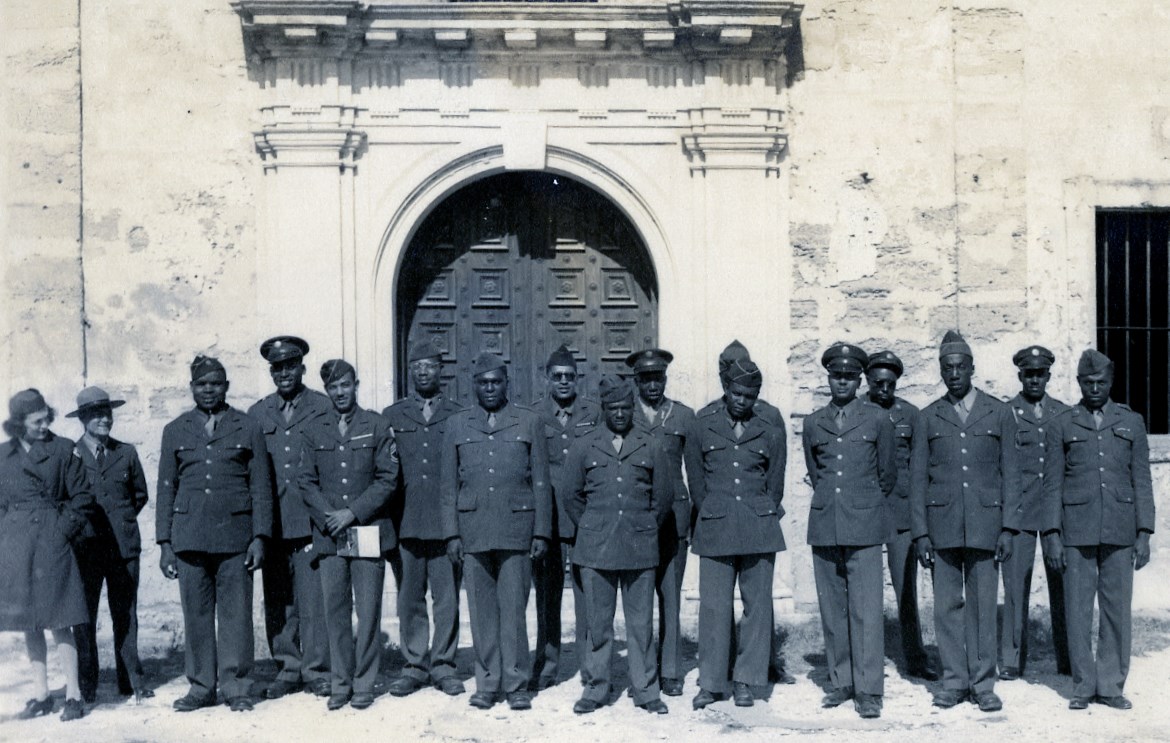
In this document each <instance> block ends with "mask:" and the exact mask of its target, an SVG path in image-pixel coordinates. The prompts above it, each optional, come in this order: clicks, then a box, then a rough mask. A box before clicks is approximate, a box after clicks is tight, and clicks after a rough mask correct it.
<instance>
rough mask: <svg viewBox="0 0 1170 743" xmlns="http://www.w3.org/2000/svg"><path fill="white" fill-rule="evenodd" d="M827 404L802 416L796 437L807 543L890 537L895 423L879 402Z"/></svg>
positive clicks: (855, 542) (849, 542) (875, 541)
mask: <svg viewBox="0 0 1170 743" xmlns="http://www.w3.org/2000/svg"><path fill="white" fill-rule="evenodd" d="M845 412H846V417H845V424H844V427H843V428H842V429H841V430H837V423H836V421H835V420H834V419H833V417H834V415H835V414H836V409H835V407H834V406H833V405H826V406H825V407H823V408H821V409H820V410H817V411H816V412H814V413H813V414H812V415H810V416H808V417H807V418H805V419H804V431H803V432H802V433H801V438H802V441H803V444H804V461H805V465H806V466H807V467H808V478H809V482H810V483H812V486H813V497H812V505H811V509H810V510H809V514H808V543H809V545H811V546H814V547H825V546H836V545H848V546H870V545H875V544H882V543H884V542H885V541H886V539H887V538H888V537H889V524H888V520H887V519H888V512H887V507H886V499H887V496H888V495H889V494H890V493H891V492H892V491H893V489H894V485H895V483H896V482H897V479H898V470H897V465H896V464H895V461H894V457H895V443H894V425H893V424H892V423H891V422H890V420H889V418H888V417H887V415H886V411H885V410H882V408H881V407H879V406H877V405H874V404H872V403H869V402H866V401H864V400H860V399H854V400H853V401H852V402H850V403H849V404H848V405H846V406H845Z"/></svg>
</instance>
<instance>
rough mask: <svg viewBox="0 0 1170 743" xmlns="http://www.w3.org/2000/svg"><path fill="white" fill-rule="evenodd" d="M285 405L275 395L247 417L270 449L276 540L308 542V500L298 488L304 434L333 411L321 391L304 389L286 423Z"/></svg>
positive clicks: (263, 401) (255, 406) (261, 401)
mask: <svg viewBox="0 0 1170 743" xmlns="http://www.w3.org/2000/svg"><path fill="white" fill-rule="evenodd" d="M283 404H284V400H283V399H282V398H281V396H280V395H279V394H277V393H275V392H273V393H272V394H271V395H268V396H267V397H265V398H264V399H263V400H260V401H259V402H257V403H256V404H255V405H253V406H252V407H250V408H248V415H249V416H251V417H252V419H253V420H255V421H256V423H258V424H259V425H260V429H261V430H262V431H263V432H264V441H265V442H266V443H267V446H268V464H269V466H270V467H271V476H272V483H273V485H274V486H275V488H276V500H275V504H274V505H275V510H276V513H275V514H274V523H273V525H272V533H273V536H274V537H276V538H277V539H306V538H308V537H309V536H310V534H311V533H312V532H311V531H310V529H309V512H308V511H307V510H305V501H304V498H302V497H301V493H300V490H299V486H298V485H297V477H298V471H299V470H298V468H299V465H300V457H301V449H302V447H303V442H302V441H301V432H302V431H303V430H304V428H305V426H306V425H307V424H308V423H309V422H310V421H312V420H313V419H315V418H317V417H318V416H321V415H326V414H328V413H330V412H332V411H333V404H332V403H330V402H329V398H328V397H326V396H325V395H323V394H321V393H320V392H316V391H314V390H310V389H305V390H304V391H303V392H302V393H301V397H300V400H299V401H298V402H297V404H296V407H295V408H293V414H292V418H291V419H290V420H287V421H286V420H285V419H284V414H283V413H281V411H280V406H281V405H283Z"/></svg>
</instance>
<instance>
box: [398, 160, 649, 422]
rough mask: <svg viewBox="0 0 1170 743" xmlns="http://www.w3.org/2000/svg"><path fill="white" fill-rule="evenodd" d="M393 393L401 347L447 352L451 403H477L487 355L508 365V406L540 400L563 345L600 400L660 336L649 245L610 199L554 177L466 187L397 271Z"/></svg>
mask: <svg viewBox="0 0 1170 743" xmlns="http://www.w3.org/2000/svg"><path fill="white" fill-rule="evenodd" d="M396 303H397V304H396V306H397V310H398V314H397V316H398V329H397V330H398V354H397V357H398V359H399V363H398V375H397V379H398V390H397V392H398V394H399V395H402V394H404V393H405V392H406V391H407V385H408V384H409V380H408V375H407V373H406V349H407V348H409V346H410V344H411V343H413V342H415V341H417V340H422V339H426V338H429V339H430V340H431V342H432V343H433V344H434V345H435V347H436V348H438V349H439V350H441V351H442V352H443V361H444V363H443V378H444V383H445V386H446V389H447V390H448V394H451V395H453V396H454V397H456V398H457V399H458V400H461V401H462V402H464V403H467V404H470V403H471V402H472V400H473V395H472V391H471V377H470V364H471V361H472V359H474V358H475V357H476V355H478V354H479V353H480V352H482V351H490V352H493V353H498V354H500V355H501V356H503V357H504V360H505V361H506V362H507V363H508V374H509V377H510V379H511V384H510V390H509V393H510V394H509V396H510V398H511V399H512V400H513V401H514V402H519V403H525V404H526V403H529V402H531V401H532V400H533V399H535V398H536V397H539V396H540V395H541V394H543V392H544V381H543V379H544V377H543V373H544V372H543V370H544V364H545V361H546V360H547V359H548V355H549V354H550V353H551V352H552V351H553V350H555V349H556V348H557V347H558V346H559V345H560V344H562V343H564V344H566V345H567V346H568V347H569V348H570V349H571V350H572V352H573V353H574V355H575V356H576V358H577V363H578V368H579V370H580V371H581V372H582V373H583V374H584V377H583V379H582V384H583V389H584V390H585V391H586V393H587V394H589V395H594V394H595V393H596V389H597V380H598V378H599V377H600V376H601V374H604V373H606V372H618V371H623V370H625V365H624V363H623V360H624V359H625V357H626V355H628V354H629V353H631V352H632V351H635V350H637V349H639V348H642V347H645V346H648V345H652V344H654V343H655V342H656V340H657V338H658V311H657V310H658V286H657V281H656V280H655V276H654V267H653V265H652V263H651V261H650V256H649V254H648V252H647V251H646V247H645V245H644V243H643V242H642V239H641V238H640V237H639V235H638V233H637V232H636V231H635V229H634V227H633V225H632V224H631V223H630V221H629V220H628V219H627V218H626V217H625V215H623V214H622V213H621V212H620V211H619V210H618V209H617V207H615V206H614V205H613V204H612V203H611V202H610V201H609V200H608V199H606V198H605V197H604V196H602V195H601V194H599V193H598V192H596V191H594V190H593V189H591V188H589V187H588V186H585V185H583V184H581V183H578V182H576V181H573V180H571V179H569V178H566V177H564V176H560V175H552V174H549V173H507V174H503V175H497V176H492V177H489V178H485V179H483V180H480V181H477V182H475V183H473V184H471V185H468V186H466V187H464V188H462V189H460V190H459V191H457V192H455V193H454V194H452V195H451V196H450V197H448V198H447V199H445V200H444V201H443V202H442V203H441V204H439V205H438V207H436V208H435V210H434V211H432V212H431V214H430V215H429V216H428V217H427V218H426V220H425V222H424V223H423V224H422V225H421V226H420V228H419V230H418V231H417V232H416V234H415V237H414V239H413V240H412V241H411V244H410V246H409V247H408V248H407V251H406V255H405V257H404V262H403V265H402V269H401V271H400V272H399V279H398V294H397V298H396Z"/></svg>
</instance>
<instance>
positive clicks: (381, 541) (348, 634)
mask: <svg viewBox="0 0 1170 743" xmlns="http://www.w3.org/2000/svg"><path fill="white" fill-rule="evenodd" d="M321 382H322V383H324V385H325V392H326V394H328V395H329V401H330V403H331V408H332V409H331V410H330V412H329V413H327V414H326V415H321V416H317V417H316V418H314V419H313V420H312V421H310V422H309V423H308V425H306V426H305V428H304V431H303V434H302V435H303V438H304V451H303V456H302V462H301V470H300V489H301V493H302V496H303V498H304V501H305V506H306V507H307V508H308V511H309V516H310V518H311V519H312V522H313V551H314V552H316V553H317V554H318V555H320V558H319V559H320V567H319V573H320V575H321V585H322V599H323V602H324V604H323V606H324V613H325V629H326V632H327V633H328V635H329V655H330V668H331V674H330V684H329V686H330V694H329V701H328V703H327V704H326V706H327V708H328V709H329V710H338V709H341V708H342V707H344V706H345V705H346V703H347V702H348V703H349V706H351V707H353V708H354V709H366V708H367V707H369V706H370V705H372V704H373V703H374V682H375V681H376V680H377V678H378V661H379V656H380V655H381V651H382V647H381V644H380V643H379V642H378V636H379V632H380V630H381V625H382V586H383V583H384V582H385V576H386V563H385V562H384V561H383V559H382V556H383V554H384V553H385V552H387V551H389V550H391V549H393V548H394V547H395V546H396V545H397V540H396V538H395V534H394V525H393V524H392V523H391V520H390V508H389V505H390V498H391V495H392V494H393V492H394V485H395V484H396V482H397V481H398V452H397V451H396V450H395V446H394V432H393V431H392V430H391V428H390V424H389V423H388V422H387V421H386V419H385V418H383V417H382V416H380V415H378V414H376V413H374V412H373V411H371V410H364V409H362V408H361V407H359V406H358V404H357V391H358V385H359V381H358V378H357V372H356V371H355V370H354V368H353V366H352V365H351V364H350V363H349V362H347V361H345V360H344V359H330V360H329V361H326V362H325V363H324V364H322V365H321ZM363 530H368V532H367V533H366V534H363V533H362V531H363ZM363 536H365V537H369V538H370V539H369V540H368V541H367V540H363ZM355 543H356V544H355ZM355 609H356V611H355ZM355 613H356V614H357V628H356V630H355V629H354V627H353V624H352V617H353V616H354V614H355Z"/></svg>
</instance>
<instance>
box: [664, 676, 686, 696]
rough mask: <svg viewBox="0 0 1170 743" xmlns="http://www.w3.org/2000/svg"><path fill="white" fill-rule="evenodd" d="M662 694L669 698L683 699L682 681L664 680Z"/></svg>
mask: <svg viewBox="0 0 1170 743" xmlns="http://www.w3.org/2000/svg"><path fill="white" fill-rule="evenodd" d="M662 693H663V694H665V695H666V696H668V697H681V696H682V693H683V682H682V679H662Z"/></svg>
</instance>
